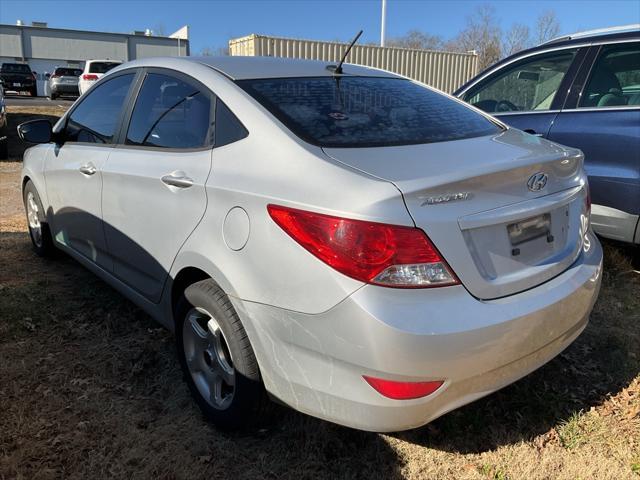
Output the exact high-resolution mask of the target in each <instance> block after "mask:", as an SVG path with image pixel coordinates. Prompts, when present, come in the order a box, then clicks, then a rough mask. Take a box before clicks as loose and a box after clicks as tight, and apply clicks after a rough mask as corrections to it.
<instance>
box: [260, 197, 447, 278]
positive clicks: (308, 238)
mask: <svg viewBox="0 0 640 480" xmlns="http://www.w3.org/2000/svg"><path fill="white" fill-rule="evenodd" d="M267 209H268V211H269V215H271V218H273V220H274V221H275V222H276V223H277V224H278V225H279V226H280V227H281V228H282V229H283V230H284V231H285V232H286V233H287V234H289V235H290V236H291V237H292V238H293V239H294V240H295V241H296V242H298V243H299V244H300V245H302V246H303V247H304V248H306V249H307V250H308V251H309V252H311V253H312V254H313V255H315V256H316V257H318V258H319V259H320V260H322V261H323V262H325V263H326V264H328V265H330V266H331V267H333V268H335V269H336V270H338V271H339V272H341V273H344V274H345V275H348V276H349V277H352V278H355V279H356V280H361V281H363V282H367V283H375V284H378V285H383V286H387V287H399V288H424V287H435V286H445V285H454V284H457V283H458V280H457V279H456V277H455V275H454V274H453V272H452V271H451V269H450V268H449V266H448V265H447V263H446V262H445V261H444V259H443V258H442V256H441V255H440V253H439V252H438V251H437V250H436V248H435V247H434V246H433V244H432V243H431V242H430V241H429V239H428V238H427V236H426V235H425V233H424V232H423V231H422V230H419V229H417V228H413V227H403V226H398V225H386V224H382V223H372V222H365V221H361V220H352V219H347V218H340V217H334V216H331V215H323V214H319V213H314V212H307V211H304V210H297V209H293V208H287V207H281V206H277V205H269V206H268V207H267Z"/></svg>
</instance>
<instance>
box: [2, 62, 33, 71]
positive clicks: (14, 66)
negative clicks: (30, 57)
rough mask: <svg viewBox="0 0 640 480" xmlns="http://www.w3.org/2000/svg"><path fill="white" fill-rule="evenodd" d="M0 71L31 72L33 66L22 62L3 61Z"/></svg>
mask: <svg viewBox="0 0 640 480" xmlns="http://www.w3.org/2000/svg"><path fill="white" fill-rule="evenodd" d="M0 71H2V72H3V73H31V68H30V67H29V65H24V64H21V63H3V64H2V67H0Z"/></svg>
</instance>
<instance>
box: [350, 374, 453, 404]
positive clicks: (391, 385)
mask: <svg viewBox="0 0 640 480" xmlns="http://www.w3.org/2000/svg"><path fill="white" fill-rule="evenodd" d="M362 378H364V379H365V380H366V381H367V383H368V384H369V385H371V386H372V387H373V388H374V389H375V390H376V391H377V392H378V393H380V394H381V395H383V396H385V397H387V398H392V399H394V400H411V399H412V398H421V397H426V396H427V395H431V394H432V393H433V392H435V391H436V390H438V389H439V388H440V387H441V386H442V384H443V383H444V382H442V381H435V382H394V381H392V380H384V379H382V378H375V377H367V376H366V375H363V377H362Z"/></svg>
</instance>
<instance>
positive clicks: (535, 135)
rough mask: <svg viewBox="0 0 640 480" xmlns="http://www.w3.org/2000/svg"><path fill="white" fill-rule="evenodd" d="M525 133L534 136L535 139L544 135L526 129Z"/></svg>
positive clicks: (531, 129)
mask: <svg viewBox="0 0 640 480" xmlns="http://www.w3.org/2000/svg"><path fill="white" fill-rule="evenodd" d="M523 132H527V133H528V134H529V135H533V136H534V137H542V136H543V135H542V133H536V131H535V130H534V129H533V128H526V129H524V130H523Z"/></svg>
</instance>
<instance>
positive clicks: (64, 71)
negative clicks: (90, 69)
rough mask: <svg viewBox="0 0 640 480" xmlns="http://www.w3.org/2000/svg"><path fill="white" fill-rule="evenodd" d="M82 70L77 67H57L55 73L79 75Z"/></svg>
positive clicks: (69, 75) (67, 75)
mask: <svg viewBox="0 0 640 480" xmlns="http://www.w3.org/2000/svg"><path fill="white" fill-rule="evenodd" d="M81 73H82V70H78V69H77V68H56V71H55V74H56V75H61V76H63V77H79V76H80V74H81Z"/></svg>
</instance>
